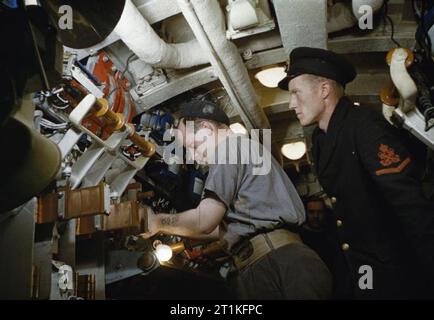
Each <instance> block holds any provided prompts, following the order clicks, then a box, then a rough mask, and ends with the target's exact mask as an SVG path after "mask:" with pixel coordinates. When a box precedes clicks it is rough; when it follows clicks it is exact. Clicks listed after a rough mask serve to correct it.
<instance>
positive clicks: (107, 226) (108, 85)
mask: <svg viewBox="0 0 434 320" xmlns="http://www.w3.org/2000/svg"><path fill="white" fill-rule="evenodd" d="M423 3H424V1H422V2H421V1H410V0H389V1H383V0H379V1H374V0H349V1H348V0H342V1H333V0H328V1H326V0H308V1H306V0H207V1H203V0H111V1H86V2H85V1H72V0H70V1H67V0H46V1H43V0H40V1H38V0H34V1H32V0H29V1H8V0H2V1H0V12H1V14H2V16H5V17H8V18H4V20H3V21H0V24H1V28H2V30H1V33H2V38H3V44H2V47H3V48H2V49H0V50H1V53H2V56H1V57H2V58H1V59H2V60H3V58H4V57H6V58H5V61H14V63H16V65H17V67H16V68H17V70H18V71H17V73H20V74H19V77H20V78H21V79H25V81H23V82H22V83H21V85H22V88H23V94H22V97H21V98H20V100H19V101H20V103H19V105H18V107H16V108H14V109H13V110H12V109H11V110H7V108H3V105H2V109H3V110H1V111H0V116H1V123H0V124H1V127H0V130H1V134H0V141H1V146H2V158H3V159H2V166H1V167H2V168H1V170H2V172H3V174H2V176H3V179H2V181H1V182H0V183H1V187H0V299H33V300H70V299H84V300H104V299H219V298H225V299H230V298H231V297H232V296H231V293H229V292H228V291H227V288H226V286H225V282H224V281H223V279H224V278H225V276H226V274H227V272H228V270H229V265H230V263H229V260H230V256H228V255H227V254H226V252H225V251H224V250H223V249H222V244H221V243H220V241H209V240H192V239H187V238H183V237H180V236H174V235H163V234H157V235H155V236H154V237H152V238H150V239H144V238H142V237H141V236H140V235H141V234H142V233H143V232H146V228H147V224H148V220H147V217H148V215H149V214H150V212H154V213H161V212H164V213H170V214H176V213H177V212H182V211H185V210H188V209H191V208H194V207H196V206H197V205H198V204H199V202H200V201H201V198H202V193H203V189H204V184H205V180H206V177H207V166H206V165H202V164H199V163H187V164H185V163H180V162H178V161H177V160H179V159H176V157H175V152H173V153H172V154H171V155H172V156H173V157H172V158H171V160H170V161H164V158H165V156H167V154H166V155H165V154H164V150H167V147H168V146H169V145H171V144H172V143H173V137H169V138H168V133H170V132H171V130H173V129H175V128H177V126H178V122H179V115H180V105H181V104H183V103H185V102H189V101H197V100H199V101H211V102H212V103H214V104H216V105H218V106H219V107H220V108H221V109H222V110H223V111H224V112H225V113H226V114H227V115H228V117H229V119H230V123H231V125H230V128H231V130H232V131H233V132H235V133H237V134H240V135H249V132H250V131H251V130H252V129H271V130H272V135H271V143H272V154H273V156H274V158H275V159H276V160H277V161H278V163H279V164H280V165H281V166H282V168H283V169H284V171H285V173H286V174H287V175H288V177H289V178H290V180H291V181H292V183H293V184H294V186H295V187H296V190H297V193H298V194H299V196H300V197H301V199H305V198H306V199H307V198H309V197H312V196H316V197H318V198H320V199H322V200H323V201H324V203H325V204H326V205H327V206H330V207H331V206H332V203H333V199H332V198H329V197H328V196H327V194H326V193H325V192H324V191H323V190H322V187H321V185H320V183H319V181H318V179H317V177H316V175H315V170H313V168H312V161H313V160H312V150H311V149H312V141H311V135H312V132H313V131H314V129H315V126H305V127H303V126H301V125H300V123H299V122H298V121H297V117H296V115H295V113H294V112H293V111H291V110H289V108H288V104H289V95H288V92H287V91H284V90H281V89H279V88H278V87H277V83H278V82H279V80H281V79H282V78H284V77H285V76H286V71H287V67H288V64H289V63H290V61H289V59H288V56H289V54H290V52H291V51H292V50H293V49H294V48H296V47H300V46H308V47H315V48H324V49H329V50H332V51H334V52H336V53H339V54H342V55H344V56H345V57H346V58H347V59H348V60H349V61H350V62H351V63H352V64H353V65H354V66H355V68H356V70H357V77H356V78H355V80H354V81H353V82H351V83H349V84H348V85H347V87H346V88H345V93H346V95H347V96H348V97H349V98H350V99H351V100H352V101H353V102H354V104H355V105H356V106H357V107H359V108H370V109H373V110H375V111H376V112H378V113H379V114H382V116H383V117H384V118H386V120H387V121H388V122H390V123H391V124H393V125H395V126H398V127H400V128H401V129H402V130H406V131H408V132H409V133H411V134H412V135H413V137H415V138H416V139H417V140H418V141H419V142H420V143H421V144H422V145H423V146H424V147H425V148H426V150H427V151H428V153H429V154H430V155H431V156H432V150H434V108H433V104H432V103H433V102H432V101H433V100H432V99H433V97H434V92H433V81H434V79H433V73H430V72H429V70H433V69H430V68H432V64H433V61H432V56H431V46H434V44H432V43H431V42H432V41H433V40H434V19H432V17H433V16H434V11H433V10H434V9H433V8H432V7H431V8H430V7H429V6H424V5H423ZM363 5H365V6H368V7H369V8H370V9H371V11H369V10H368V11H363V10H361V9H360V8H361V6H363ZM366 12H368V14H367V15H366V16H364V14H366ZM369 13H372V16H371V15H369ZM371 18H372V19H371ZM2 19H3V18H2ZM421 21H422V22H421ZM421 26H422V27H421ZM424 28H425V29H424ZM424 30H425V31H426V32H424ZM427 52H428V53H427ZM7 59H10V60H7ZM427 60H430V61H427ZM8 63H9V62H8ZM410 66H412V67H410ZM2 81H3V80H2ZM5 88H6V89H7V90H9V89H10V86H8V85H7V84H5V83H4V82H2V89H1V90H2V91H1V92H2V93H1V94H2V96H3V97H7V98H5V99H3V97H2V98H1V99H2V102H1V103H2V104H3V103H4V101H6V102H8V99H9V97H10V96H12V95H13V94H12V93H10V92H11V90H9V95H8V92H4V91H5ZM11 99H12V98H11ZM173 150H175V147H174V148H173ZM431 159H432V158H431ZM431 161H432V160H431Z"/></svg>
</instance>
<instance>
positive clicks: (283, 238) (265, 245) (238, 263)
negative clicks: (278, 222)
mask: <svg viewBox="0 0 434 320" xmlns="http://www.w3.org/2000/svg"><path fill="white" fill-rule="evenodd" d="M291 243H303V242H302V241H301V239H300V236H299V235H298V234H297V233H293V232H291V231H289V230H286V229H275V230H273V231H270V232H267V233H260V234H258V235H256V236H254V237H253V238H251V239H249V240H248V241H246V242H245V244H243V246H242V248H241V249H240V250H239V252H238V253H237V254H236V255H234V259H233V261H234V265H235V267H236V268H237V269H238V271H242V270H243V269H245V268H246V267H247V266H249V265H251V264H253V263H254V262H256V261H258V260H259V259H261V258H262V257H264V256H265V255H266V254H268V253H270V252H271V251H273V250H277V249H278V248H280V247H283V246H285V245H287V244H291Z"/></svg>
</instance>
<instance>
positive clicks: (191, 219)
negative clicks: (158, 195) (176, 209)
mask: <svg viewBox="0 0 434 320" xmlns="http://www.w3.org/2000/svg"><path fill="white" fill-rule="evenodd" d="M157 217H158V218H157V228H158V230H159V231H160V232H162V233H166V234H174V235H179V236H182V237H188V238H197V237H201V236H206V235H208V234H209V232H208V233H207V232H206V231H207V230H205V228H204V226H203V225H201V223H200V217H199V215H198V214H197V213H196V209H191V210H187V211H185V212H182V213H179V214H158V215H157Z"/></svg>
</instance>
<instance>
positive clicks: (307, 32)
mask: <svg viewBox="0 0 434 320" xmlns="http://www.w3.org/2000/svg"><path fill="white" fill-rule="evenodd" d="M273 5H274V9H275V12H276V15H277V21H278V24H279V30H280V34H281V37H282V43H283V47H284V48H285V52H286V53H287V54H289V53H290V52H291V51H292V49H294V48H296V47H301V46H308V47H316V48H323V49H325V48H326V47H327V28H326V26H327V1H325V0H309V1H306V0H274V1H273Z"/></svg>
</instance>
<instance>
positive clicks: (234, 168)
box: [204, 137, 305, 251]
mask: <svg viewBox="0 0 434 320" xmlns="http://www.w3.org/2000/svg"><path fill="white" fill-rule="evenodd" d="M231 138H233V137H230V138H228V139H227V141H229V139H231ZM228 146H229V144H228ZM233 146H234V145H233ZM235 148H237V150H231V151H230V152H236V153H237V154H238V161H237V163H234V164H210V165H209V173H208V177H207V179H206V181H205V187H204V190H205V192H206V191H211V192H213V193H214V194H215V195H216V196H217V197H218V198H219V199H220V200H221V201H222V202H223V203H224V204H225V205H226V208H227V212H226V215H225V217H224V219H223V222H222V224H221V225H220V238H221V239H222V240H224V241H225V242H226V244H227V249H228V250H229V251H231V249H232V248H233V246H234V245H235V244H236V243H238V242H239V241H240V240H242V239H244V238H250V237H252V236H253V235H255V234H258V233H261V232H266V231H267V230H273V229H276V228H280V227H284V226H285V224H298V225H301V224H302V223H303V222H304V220H305V211H304V207H303V203H302V201H301V199H300V197H299V196H298V194H297V191H296V189H295V187H294V185H293V184H292V182H291V181H290V179H289V178H288V176H287V175H286V173H285V172H284V171H283V169H282V168H281V167H280V165H279V164H278V163H277V161H276V160H275V159H274V158H273V157H272V156H271V167H270V170H269V172H268V173H267V174H264V175H255V174H253V172H254V171H253V169H254V168H255V165H254V164H253V163H252V161H249V163H248V164H243V161H241V156H240V149H241V148H240V143H235ZM228 151H229V150H228ZM230 152H227V156H225V158H226V160H227V161H226V163H228V162H229V153H230ZM256 167H257V166H256Z"/></svg>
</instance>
